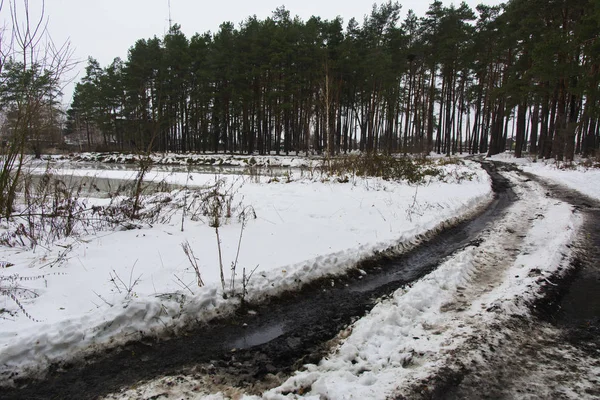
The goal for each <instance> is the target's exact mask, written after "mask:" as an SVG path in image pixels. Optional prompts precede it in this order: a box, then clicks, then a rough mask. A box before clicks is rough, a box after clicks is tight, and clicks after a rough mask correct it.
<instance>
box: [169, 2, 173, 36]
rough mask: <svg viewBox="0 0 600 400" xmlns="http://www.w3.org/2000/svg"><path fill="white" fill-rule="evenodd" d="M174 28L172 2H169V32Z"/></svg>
mask: <svg viewBox="0 0 600 400" xmlns="http://www.w3.org/2000/svg"><path fill="white" fill-rule="evenodd" d="M172 26H173V20H172V19H171V0H169V30H171V27H172Z"/></svg>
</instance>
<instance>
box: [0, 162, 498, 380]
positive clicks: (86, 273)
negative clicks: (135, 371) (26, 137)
mask: <svg viewBox="0 0 600 400" xmlns="http://www.w3.org/2000/svg"><path fill="white" fill-rule="evenodd" d="M70 167H72V165H71V166H70ZM70 167H69V165H65V166H64V168H62V169H60V170H59V171H54V172H59V173H60V174H61V175H63V176H73V177H74V176H82V175H88V176H96V177H104V178H108V179H132V178H134V175H135V172H131V171H114V170H102V171H90V170H83V171H82V170H78V169H69V168H70ZM443 168H444V169H445V171H446V175H445V178H444V180H443V181H440V180H439V179H430V180H429V181H428V182H426V183H425V184H423V185H419V186H414V185H409V184H407V183H402V182H393V181H385V180H382V179H376V178H359V177H350V179H349V181H348V182H345V183H340V180H339V179H337V178H335V177H332V178H327V179H325V178H322V177H319V178H316V177H313V178H312V179H310V178H308V177H306V176H305V177H300V176H299V174H298V172H297V171H291V173H288V174H287V176H286V177H285V178H281V179H278V180H273V179H272V178H270V177H261V176H238V175H223V176H215V175H212V174H201V173H189V174H188V173H181V172H166V171H156V172H151V173H149V174H148V177H147V179H149V180H153V181H155V182H160V181H164V182H167V183H171V184H177V185H181V186H187V187H188V188H189V191H190V193H191V192H193V190H195V189H197V188H202V187H206V186H207V185H212V184H214V182H215V180H223V182H224V183H223V188H224V190H227V191H229V193H230V194H232V195H233V201H232V204H233V206H232V207H233V209H234V210H233V211H234V212H233V215H232V216H231V217H230V218H224V219H223V221H222V222H223V225H222V226H221V227H220V228H219V237H220V240H221V250H222V257H223V261H222V262H223V266H224V270H225V280H226V282H227V288H226V290H229V282H230V266H231V265H232V263H233V262H234V260H235V259H236V258H237V259H238V260H239V261H238V267H237V275H236V281H235V287H236V290H237V292H238V293H239V291H240V290H241V275H242V268H245V269H246V272H247V273H249V271H251V270H253V269H254V268H257V270H256V272H255V273H254V275H253V277H252V279H251V280H250V282H249V295H248V296H249V299H250V300H260V299H261V298H263V297H264V296H271V295H276V294H278V293H281V292H283V291H286V290H292V289H298V288H299V287H300V286H301V285H302V284H304V283H306V282H308V281H309V280H312V279H317V278H319V277H322V276H328V275H337V274H343V273H345V271H347V270H348V269H351V268H354V266H355V265H356V263H357V262H358V261H360V260H361V259H364V258H367V257H370V256H372V255H373V254H374V252H377V251H386V250H387V251H398V252H401V251H403V249H405V248H410V247H411V246H413V245H415V244H417V243H418V242H419V241H420V240H423V239H422V238H423V237H424V236H426V235H427V234H428V233H429V232H435V231H436V230H438V229H440V227H442V226H444V225H445V224H447V223H450V222H449V221H453V220H455V219H460V218H465V217H468V216H469V215H471V214H472V213H473V212H476V211H477V210H478V209H479V208H481V207H483V206H485V205H486V204H487V202H488V201H489V200H490V199H491V189H490V181H489V178H488V177H487V175H486V174H485V172H484V171H483V170H481V169H480V168H479V167H477V166H476V164H474V163H471V162H466V164H465V165H445V166H444V167H443ZM44 170H45V167H43V168H42V167H39V169H38V170H37V173H41V172H43V171H44ZM34 172H36V170H35V169H34ZM465 174H466V175H465ZM464 177H468V179H463V178H464ZM184 193H185V192H182V191H181V190H179V191H174V192H172V193H171V194H170V195H169V197H170V198H171V203H172V204H181V201H183V197H184ZM159 198H160V199H164V198H165V196H163V197H160V196H159ZM188 199H193V196H192V195H191V194H190V196H188ZM87 201H88V204H90V205H94V204H106V203H108V202H109V201H110V200H109V199H99V198H90V199H87ZM171 203H169V204H171ZM250 206H251V207H252V208H253V210H254V212H255V214H256V219H254V218H249V219H247V220H246V222H245V225H244V229H243V232H242V240H241V242H240V233H241V231H242V222H241V221H240V220H239V219H238V218H236V216H238V214H239V212H240V211H241V210H248V207H250ZM174 210H175V211H173V213H172V215H171V218H170V219H169V220H168V221H156V222H154V223H152V225H149V224H144V225H143V226H141V227H140V229H133V230H113V231H98V232H89V233H88V234H83V235H81V236H80V237H76V238H69V239H63V240H61V241H60V242H57V243H54V244H44V245H39V246H37V247H36V248H35V250H30V249H26V248H22V247H13V248H8V247H3V248H2V249H1V250H0V251H1V253H0V260H1V261H2V262H6V263H10V264H13V265H12V266H9V267H7V268H3V270H2V271H1V272H2V276H11V277H13V280H12V281H11V282H12V283H11V284H14V285H18V286H19V287H21V288H23V289H26V290H28V291H34V292H35V295H31V294H32V293H33V292H27V293H28V294H29V295H27V294H24V292H23V291H20V292H19V293H21V294H23V295H22V296H21V297H20V298H19V301H20V303H21V304H22V306H23V308H24V309H25V310H26V312H27V313H28V314H29V316H30V317H28V316H26V315H24V313H22V312H20V310H19V307H18V306H17V304H16V303H15V302H14V301H13V299H12V298H10V297H9V296H2V298H1V301H2V304H0V309H4V310H3V311H4V313H3V314H2V319H0V324H1V325H2V329H1V331H0V374H2V375H4V376H7V375H8V374H13V373H18V372H21V371H24V370H28V369H31V370H35V369H36V368H38V367H40V368H43V367H44V366H45V365H47V364H48V363H50V362H53V361H57V360H63V359H68V358H70V357H74V356H78V355H81V354H84V353H85V352H90V351H98V350H99V349H101V348H103V347H105V346H114V345H116V344H118V343H123V342H126V341H128V340H134V339H136V338H138V337H140V336H142V335H164V334H170V333H172V332H174V331H176V330H177V329H179V328H181V327H183V326H185V324H186V323H187V322H188V321H190V320H196V321H198V320H209V319H211V318H213V317H215V316H217V315H222V314H226V313H229V312H232V311H233V310H234V309H235V307H236V306H237V305H238V303H239V299H238V298H237V297H231V296H229V297H228V299H224V298H223V291H222V288H221V285H220V275H219V267H218V265H219V255H218V247H217V237H216V235H215V229H214V228H211V227H210V226H208V223H207V222H208V221H207V218H206V217H200V218H199V219H198V220H196V221H193V220H189V219H186V221H185V223H184V231H183V232H182V231H181V213H180V211H177V210H176V209H174ZM246 215H249V213H247V214H246ZM418 238H419V239H418ZM185 241H188V242H189V243H190V245H191V248H192V250H193V252H194V254H195V256H196V258H197V259H198V264H199V269H200V271H201V277H202V280H203V281H204V283H205V284H206V285H205V286H203V287H198V285H197V284H196V282H197V277H196V275H195V273H194V270H193V268H192V267H191V265H190V262H189V261H188V259H187V258H186V256H185V254H184V252H183V250H182V248H181V244H182V243H183V242H185ZM238 243H241V245H240V246H239V255H237V254H238ZM6 265H8V264H6Z"/></svg>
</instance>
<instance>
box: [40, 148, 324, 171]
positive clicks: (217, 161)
mask: <svg viewBox="0 0 600 400" xmlns="http://www.w3.org/2000/svg"><path fill="white" fill-rule="evenodd" d="M142 157H143V156H141V155H139V154H123V153H93V152H90V153H77V154H72V155H69V156H64V155H61V156H48V157H47V158H46V160H50V161H55V162H61V161H62V162H84V163H87V162H91V163H98V162H100V163H107V164H135V163H137V162H139V160H140V159H141V158H142ZM149 157H150V159H151V160H152V162H153V163H154V164H155V165H170V166H177V165H179V166H211V167H225V166H227V167H248V166H259V167H283V168H299V167H316V166H318V165H319V164H320V163H321V161H322V160H323V157H322V156H313V157H302V156H284V155H280V156H277V155H270V156H260V155H241V154H197V153H188V154H179V153H151V154H150V155H149Z"/></svg>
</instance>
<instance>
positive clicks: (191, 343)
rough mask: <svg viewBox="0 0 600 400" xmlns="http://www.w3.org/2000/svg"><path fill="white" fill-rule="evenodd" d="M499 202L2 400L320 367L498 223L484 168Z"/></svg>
mask: <svg viewBox="0 0 600 400" xmlns="http://www.w3.org/2000/svg"><path fill="white" fill-rule="evenodd" d="M486 169H487V170H488V172H489V173H490V175H491V176H492V178H493V186H494V191H495V197H496V198H495V200H494V201H493V202H492V204H491V205H490V207H489V208H488V209H487V210H485V211H484V212H483V213H482V214H480V215H478V216H477V217H475V218H474V219H473V220H471V221H467V222H462V223H459V224H458V225H456V226H453V227H449V228H448V229H446V230H444V231H443V232H441V233H439V234H438V235H437V236H435V237H434V238H433V239H431V240H429V241H427V242H426V243H423V244H422V245H420V246H418V248H416V249H414V250H412V251H410V252H408V253H406V254H404V255H402V256H400V257H396V258H390V257H388V256H386V255H385V254H384V255H381V256H380V257H378V258H377V259H374V260H371V261H369V262H366V263H364V264H363V265H360V266H359V267H360V269H362V270H363V271H366V272H367V273H366V275H363V274H362V273H361V272H360V271H359V270H358V269H357V270H356V271H354V272H353V273H351V274H349V275H348V276H345V277H342V278H336V279H334V280H331V279H326V280H321V281H319V282H314V283H311V284H309V285H308V286H307V287H306V288H305V289H304V290H303V292H302V294H301V295H300V294H297V293H296V294H295V293H290V294H288V295H286V296H282V297H281V298H277V299H273V300H271V301H270V302H269V303H267V304H261V305H251V306H249V307H248V308H247V309H245V310H241V311H240V312H239V313H238V315H236V316H235V317H234V318H228V319H227V320H222V321H213V322H211V323H210V324H208V325H204V326H197V327H194V328H191V329H190V330H189V331H188V332H186V334H185V335H182V336H180V337H177V338H172V339H170V340H164V341H161V342H156V341H151V340H147V341H140V342H135V343H131V344H128V345H126V346H123V347H119V348H116V349H113V350H110V351H108V352H106V353H105V354H101V355H96V356H94V357H91V358H88V359H86V360H80V361H78V362H74V363H70V364H60V365H54V366H52V368H51V369H50V370H49V371H48V372H47V374H46V377H45V379H44V380H43V381H39V380H33V379H28V378H16V379H15V382H16V387H13V388H10V387H0V390H1V391H2V396H1V397H2V399H25V398H26V399H48V398H60V399H86V398H89V399H92V398H98V397H100V396H103V395H106V394H108V393H113V392H115V391H118V390H119V389H120V388H123V387H129V386H131V385H133V384H135V383H136V382H139V381H147V380H151V379H154V378H156V377H159V376H163V375H169V374H178V373H185V372H186V371H187V372H189V371H192V370H194V369H195V370H198V369H200V370H207V371H211V370H218V371H219V376H220V379H221V380H222V384H224V385H231V386H237V387H240V388H242V389H245V390H248V391H250V392H253V391H254V390H259V389H260V388H259V387H256V386H255V384H256V382H260V381H262V380H263V378H265V377H266V376H268V375H269V374H272V373H276V372H277V373H279V375H280V376H285V375H286V374H289V373H291V372H293V371H294V370H295V369H297V368H298V367H299V366H300V365H301V364H303V363H305V362H308V361H313V362H314V361H317V360H318V359H320V358H321V357H322V355H323V354H324V353H325V352H326V351H327V349H328V341H329V340H331V339H333V338H334V337H335V336H336V335H337V334H338V333H339V332H340V331H341V330H343V329H344V328H345V327H346V326H348V325H349V324H351V323H352V322H353V321H354V320H356V319H357V318H360V317H361V316H363V315H364V314H365V313H366V312H367V311H368V310H369V309H371V308H372V307H373V305H374V304H376V302H377V300H378V299H379V298H381V297H382V296H386V295H388V294H390V293H392V292H393V291H394V290H396V289H398V288H399V287H401V286H403V285H406V284H408V283H410V282H412V281H414V280H416V279H418V278H419V277H421V276H423V275H425V274H427V273H428V272H430V271H431V270H432V269H434V268H435V267H436V266H437V265H438V263H439V262H440V260H442V259H443V258H444V257H447V256H448V255H450V254H452V253H453V252H454V251H456V250H457V249H460V248H461V247H464V246H466V245H468V244H469V243H470V242H471V241H472V240H474V238H476V237H477V235H478V233H480V232H481V231H482V230H483V229H485V227H486V226H488V224H492V223H493V222H494V221H495V220H496V219H497V218H499V217H500V216H501V215H502V213H503V212H504V210H505V209H506V207H507V206H508V205H509V204H511V202H512V200H513V199H514V194H513V192H512V190H511V189H510V185H509V184H508V182H507V180H506V179H504V178H503V177H502V176H501V175H499V174H498V173H497V172H496V171H495V167H494V166H493V165H486Z"/></svg>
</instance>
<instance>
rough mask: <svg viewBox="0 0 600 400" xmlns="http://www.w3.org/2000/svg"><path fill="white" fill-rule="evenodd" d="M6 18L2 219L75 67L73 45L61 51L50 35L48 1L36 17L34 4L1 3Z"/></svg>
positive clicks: (1, 59) (0, 77)
mask: <svg viewBox="0 0 600 400" xmlns="http://www.w3.org/2000/svg"><path fill="white" fill-rule="evenodd" d="M7 4H8V6H7ZM0 16H1V17H2V20H4V21H5V25H4V26H3V27H2V28H1V29H0V114H1V115H2V117H3V120H4V124H3V125H4V126H3V133H4V140H3V141H2V146H1V149H0V216H2V217H8V216H10V214H11V213H12V211H13V203H14V199H15V193H16V190H17V185H18V182H19V179H20V176H21V170H22V167H23V160H24V155H25V150H26V145H27V143H28V141H36V140H38V141H39V135H40V132H41V131H42V127H41V126H42V125H43V124H42V123H41V122H40V116H41V115H44V112H47V110H48V107H54V106H55V105H56V104H57V103H58V99H59V98H60V95H61V91H60V89H61V79H62V77H63V76H64V74H65V72H67V71H68V70H69V69H71V68H73V66H74V64H73V63H72V61H71V57H72V54H73V53H72V50H71V47H70V44H69V42H65V43H63V44H62V45H58V46H57V45H56V43H55V42H54V41H53V40H52V38H51V36H50V34H49V33H48V29H47V27H48V18H47V17H46V7H45V2H44V1H42V4H41V6H40V9H39V10H38V12H37V13H34V11H33V10H32V8H31V6H30V4H29V0H8V1H5V0H0Z"/></svg>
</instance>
